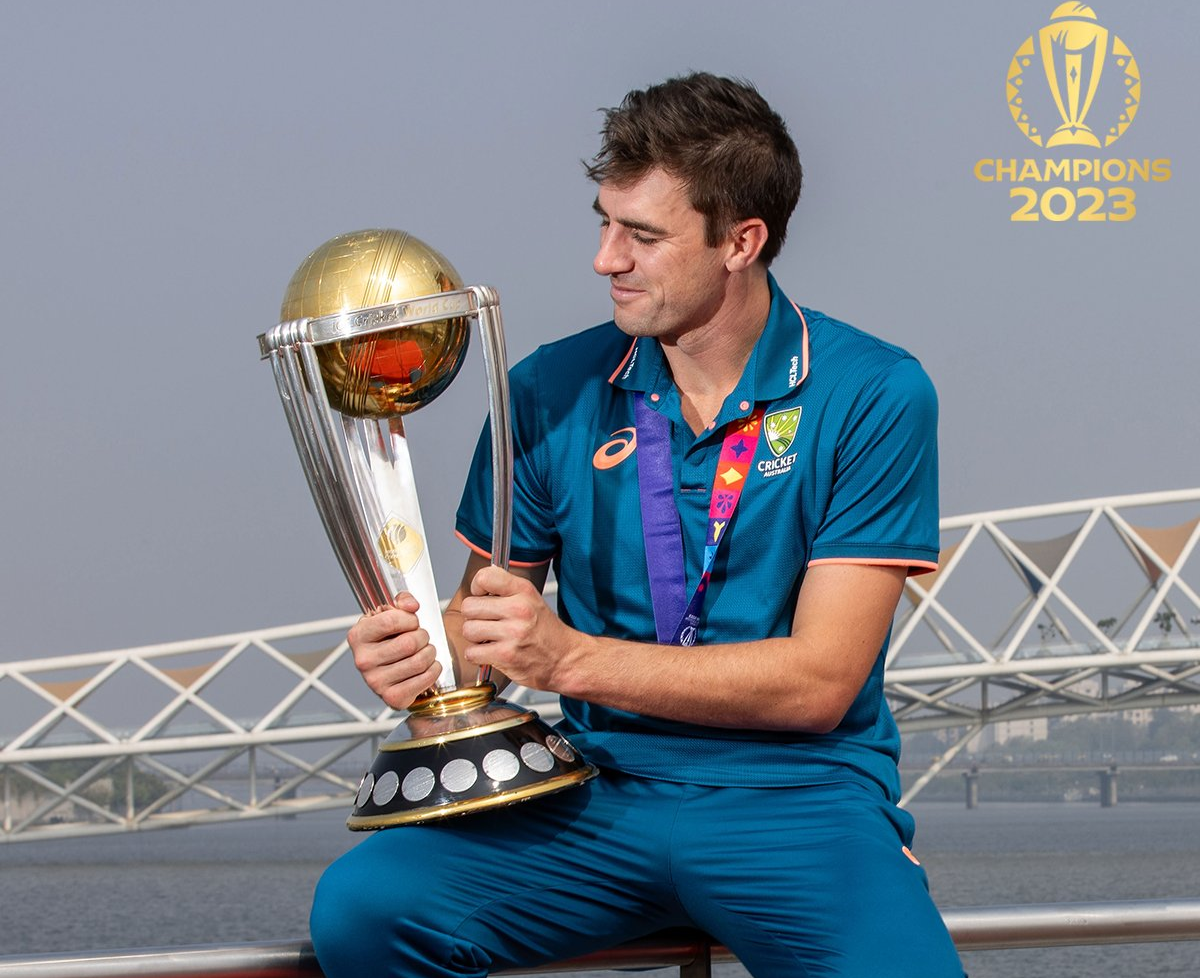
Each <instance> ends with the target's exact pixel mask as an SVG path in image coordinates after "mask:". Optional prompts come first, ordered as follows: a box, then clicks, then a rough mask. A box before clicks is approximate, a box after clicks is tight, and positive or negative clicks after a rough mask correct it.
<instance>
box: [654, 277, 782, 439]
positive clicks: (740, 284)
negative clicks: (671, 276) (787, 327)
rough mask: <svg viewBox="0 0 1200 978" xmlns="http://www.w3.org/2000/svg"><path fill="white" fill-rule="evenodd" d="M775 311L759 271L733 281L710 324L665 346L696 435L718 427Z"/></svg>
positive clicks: (684, 410) (769, 291)
mask: <svg viewBox="0 0 1200 978" xmlns="http://www.w3.org/2000/svg"><path fill="white" fill-rule="evenodd" d="M770 311H771V289H770V286H769V285H768V284H767V276H766V272H765V270H760V271H759V272H758V273H756V274H753V275H747V276H745V277H744V278H743V277H741V276H738V277H736V278H735V279H733V280H731V282H730V288H729V291H728V293H727V295H726V298H725V301H723V302H722V304H721V308H720V309H719V310H718V312H717V314H716V315H715V316H713V318H712V319H710V320H709V321H708V322H707V323H705V324H704V325H702V326H698V327H696V328H695V329H693V330H689V331H688V332H687V333H686V334H685V335H683V336H680V337H677V338H672V339H663V340H661V341H660V342H661V343H662V349H663V355H664V356H665V357H666V358H667V363H668V364H669V365H670V367H671V376H672V379H673V380H674V381H675V386H676V388H678V390H679V400H680V405H681V408H682V411H683V417H684V420H685V421H687V423H688V425H689V426H690V427H691V429H692V431H693V432H695V433H696V434H700V432H702V431H704V430H705V429H706V428H707V427H708V426H709V425H710V424H711V423H712V422H713V420H714V419H715V418H716V417H717V415H718V414H719V413H720V411H721V406H722V405H723V404H724V403H725V398H727V397H728V396H729V395H730V393H731V392H732V391H733V389H734V388H735V387H737V385H738V381H739V380H741V377H742V372H743V371H744V370H745V369H746V363H747V362H748V361H749V359H750V353H751V351H752V350H753V349H754V344H755V343H757V342H758V338H759V336H761V335H762V331H763V327H764V326H766V324H767V315H768V314H769V313H770Z"/></svg>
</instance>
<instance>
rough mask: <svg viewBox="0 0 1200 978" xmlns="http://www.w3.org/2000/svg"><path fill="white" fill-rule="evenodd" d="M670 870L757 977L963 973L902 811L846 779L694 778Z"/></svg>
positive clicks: (938, 977)
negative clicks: (755, 782)
mask: <svg viewBox="0 0 1200 978" xmlns="http://www.w3.org/2000/svg"><path fill="white" fill-rule="evenodd" d="M690 790H691V791H692V792H693V794H692V795H691V796H689V797H688V798H687V800H686V801H685V802H684V804H683V806H682V808H681V812H682V815H681V818H680V822H679V825H678V827H677V834H676V840H675V845H676V849H675V851H674V853H673V854H672V866H671V868H672V873H673V876H674V879H675V882H676V886H677V888H678V891H679V893H680V899H681V900H682V902H683V904H684V907H685V909H686V910H687V911H688V913H689V914H690V916H691V917H692V918H693V919H694V921H695V923H696V925H697V926H698V927H701V928H703V929H705V930H707V931H708V932H709V933H711V934H713V936H714V937H716V938H717V939H718V940H720V941H721V942H722V943H724V944H726V945H728V946H729V947H730V949H731V950H733V951H734V953H735V954H737V956H738V957H739V958H740V959H741V960H742V962H743V963H744V964H745V966H746V968H747V970H749V971H750V972H751V973H752V974H754V975H756V976H759V978H770V976H776V975H804V976H806V978H815V976H835V975H836V976H838V978H850V976H855V978H857V976H862V978H879V976H884V975H886V976H888V978H901V976H912V978H961V976H962V974H963V972H962V968H961V966H960V964H959V963H958V956H957V953H956V952H955V950H954V946H953V944H952V943H951V941H950V937H949V934H948V933H947V931H946V928H945V925H944V924H943V923H942V919H941V915H940V914H939V913H938V911H937V908H936V907H935V906H934V904H933V901H932V899H931V898H930V896H929V892H928V886H927V881H926V877H925V872H924V870H923V869H922V868H921V867H920V866H919V865H918V864H917V863H916V861H915V859H914V858H913V857H911V856H910V855H909V854H908V853H907V851H906V848H905V847H906V844H907V843H908V842H909V841H911V824H912V823H911V819H910V818H909V816H908V815H907V814H906V813H904V812H901V811H899V810H898V809H896V808H895V807H894V806H892V805H891V804H890V803H888V802H887V801H886V800H885V799H884V798H883V797H882V795H881V794H880V793H877V792H875V791H873V790H871V789H869V788H868V787H866V786H863V785H858V784H854V783H845V784H836V785H819V786H813V787H802V788H765V789H740V788H732V789H731V788H716V789H705V788H692V789H690Z"/></svg>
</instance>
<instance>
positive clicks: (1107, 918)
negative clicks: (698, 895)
mask: <svg viewBox="0 0 1200 978" xmlns="http://www.w3.org/2000/svg"><path fill="white" fill-rule="evenodd" d="M942 916H943V918H944V919H945V921H946V925H947V927H948V928H949V930H950V934H951V936H952V937H953V938H954V943H955V945H956V946H957V947H958V949H959V951H983V950H996V949H1005V948H1038V947H1062V946H1072V945H1074V946H1082V945H1096V944H1142V943H1149V942H1158V941H1200V899H1195V900H1138V901H1122V902H1111V903H1058V904H1032V905H1026V906H1013V907H967V908H960V909H951V910H946V911H944V912H943V914H942ZM734 960H736V959H735V958H734V956H733V955H732V954H731V953H730V952H729V949H728V948H725V947H723V946H720V945H713V944H711V943H710V942H709V940H708V939H707V938H706V937H705V935H703V934H701V933H698V932H695V931H684V930H681V931H665V932H663V933H662V934H656V935H652V936H650V937H647V938H643V939H641V940H638V941H632V942H630V943H628V944H623V945H620V946H618V947H616V948H612V949H609V950H607V951H598V952H596V953H594V954H588V955H584V956H582V957H579V958H574V959H572V960H569V961H560V962H556V963H553V964H548V965H546V966H544V967H541V968H538V969H536V970H535V971H521V972H515V971H504V972H497V974H503V975H516V974H573V973H578V972H582V971H599V970H608V969H626V968H630V969H641V968H664V967H671V968H678V969H679V975H680V978H702V976H708V975H710V974H711V965H712V963H714V962H716V963H725V962H730V961H734ZM184 976H187V978H198V976H204V978H323V976H322V972H321V969H320V966H319V965H318V964H317V961H316V958H315V957H314V956H313V953H312V945H311V944H309V943H307V942H305V941H290V942H287V941H285V942H271V943H260V944H234V945H213V946H204V947H174V948H145V949H141V950H129V951H99V952H95V953H92V954H64V955H38V956H21V957H0V978H184Z"/></svg>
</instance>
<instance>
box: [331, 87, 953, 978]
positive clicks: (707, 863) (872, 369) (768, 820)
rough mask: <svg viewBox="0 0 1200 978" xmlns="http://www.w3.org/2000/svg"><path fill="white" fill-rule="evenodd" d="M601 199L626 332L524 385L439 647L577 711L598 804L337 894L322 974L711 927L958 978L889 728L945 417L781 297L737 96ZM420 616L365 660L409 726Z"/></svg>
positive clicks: (794, 171) (566, 797) (373, 644)
mask: <svg viewBox="0 0 1200 978" xmlns="http://www.w3.org/2000/svg"><path fill="white" fill-rule="evenodd" d="M588 172H589V176H591V177H592V179H593V180H595V182H596V183H597V185H598V194H597V196H596V201H595V209H596V211H597V213H598V214H599V216H600V225H601V231H600V247H599V251H598V252H597V254H596V258H595V270H596V272H597V273H598V274H600V275H603V276H605V277H607V278H608V280H609V283H610V292H611V295H612V301H613V320H614V321H613V322H611V323H606V324H604V325H602V326H599V327H596V328H594V329H591V330H588V331H586V332H584V333H581V334H578V335H576V336H573V337H570V338H567V339H565V340H562V341H559V342H557V343H554V344H550V345H549V346H546V347H543V348H541V349H539V350H538V351H537V352H536V353H534V354H533V355H532V356H531V357H529V358H527V359H526V360H525V361H523V362H522V363H520V364H518V365H517V366H516V367H515V368H514V369H513V371H512V384H513V405H514V422H513V424H514V444H515V451H516V485H515V506H514V509H515V516H514V526H513V547H512V552H513V558H514V559H513V567H512V570H511V571H503V570H500V569H498V568H494V567H490V566H488V562H487V560H488V558H487V554H486V551H485V548H486V546H487V545H488V542H489V541H490V540H491V526H490V499H491V491H490V484H491V474H490V471H489V463H488V458H489V448H488V443H487V435H486V432H485V435H484V438H483V439H482V441H481V444H480V448H479V450H478V451H477V453H476V457H475V462H474V465H473V468H472V472H471V475H470V476H469V479H468V484H467V487H466V491H465V493H464V495H463V501H462V504H461V506H460V509H459V515H458V533H459V535H460V537H461V538H462V539H463V540H464V542H465V543H466V544H467V545H468V546H469V547H470V548H471V549H472V554H471V556H470V558H469V559H468V562H467V569H466V573H465V574H464V576H463V581H462V584H461V586H460V588H459V590H458V592H457V593H456V594H455V596H454V598H453V599H452V600H451V602H450V606H449V609H448V611H447V613H446V621H447V628H448V632H449V634H450V636H451V638H450V641H451V644H452V645H453V646H454V648H455V652H456V657H457V660H458V661H459V662H460V663H462V672H463V674H464V675H472V674H474V670H475V667H476V666H478V665H481V664H484V663H486V664H489V665H491V666H493V667H494V669H495V670H496V672H498V673H502V674H503V675H504V676H507V677H508V678H510V679H512V680H514V681H516V682H520V683H522V684H524V685H526V686H530V687H533V688H536V689H542V690H552V691H555V692H557V693H559V694H561V696H562V702H563V711H564V720H563V724H562V727H563V729H564V730H565V732H566V733H567V735H568V736H569V737H570V738H571V740H572V742H573V743H574V744H575V745H576V746H577V747H579V748H580V749H581V750H582V751H583V752H584V754H585V755H587V757H588V758H589V759H590V760H591V761H592V762H593V763H594V764H596V765H598V766H599V767H600V768H601V775H600V777H599V778H597V779H595V780H593V781H591V782H589V783H588V784H586V785H584V786H582V787H579V788H576V789H572V790H571V791H568V792H563V793H561V794H557V795H553V796H549V797H546V798H542V799H538V800H535V801H532V802H528V803H526V804H524V805H521V806H518V807H516V808H512V809H502V810H499V811H495V812H489V813H482V814H476V815H470V816H467V817H464V818H461V819H455V820H451V821H447V822H444V823H441V824H437V825H433V826H419V827H406V828H402V829H395V830H391V831H387V832H381V833H378V834H376V835H375V836H373V837H371V838H369V839H367V840H366V841H365V842H364V843H363V844H362V845H360V846H359V847H358V848H356V849H355V850H353V851H352V852H350V853H349V854H347V855H346V856H344V857H343V858H342V859H341V860H339V861H338V862H337V863H335V864H334V866H332V867H331V868H330V870H329V871H327V873H326V875H325V877H324V878H323V879H322V882H321V884H320V886H319V887H318V892H317V896H316V902H315V905H314V910H313V920H312V927H313V932H312V933H313V941H314V944H315V946H316V950H317V954H318V957H319V959H320V961H321V964H322V966H323V967H324V968H325V971H326V973H327V974H328V975H329V976H330V978H340V976H343V975H345V976H350V975H364V976H365V975H368V974H369V975H383V974H394V975H404V976H406V978H413V976H425V975H431V976H432V975H484V974H486V973H487V972H488V971H495V970H501V969H503V968H516V967H527V966H531V965H534V964H537V963H541V962H544V961H553V960H558V959H561V958H564V957H568V956H571V955H576V954H581V953H584V952H586V951H588V950H591V949H595V948H599V947H605V946H609V945H611V944H614V943H616V942H619V941H622V940H627V939H630V938H633V937H635V936H638V935H641V934H645V933H648V932H651V931H654V930H657V929H660V928H662V927H666V926H673V925H694V926H698V927H700V928H703V929H704V930H706V931H708V932H709V933H710V934H712V935H713V936H714V937H715V938H716V939H718V940H719V941H721V942H723V943H725V944H727V945H728V946H729V947H730V948H731V949H732V950H733V951H734V952H735V953H736V954H737V955H738V957H739V958H740V959H741V960H742V961H743V962H744V964H745V965H746V967H747V968H748V969H749V970H750V971H751V973H753V974H755V975H757V976H760V978H761V976H782V975H818V974H820V975H839V976H842V975H854V976H860V975H861V976H868V975H869V976H872V978H879V976H893V975H895V976H899V975H912V976H918V975H919V976H921V978H938V976H948V975H961V974H962V969H961V967H960V966H959V964H958V960H957V956H956V954H955V952H954V948H953V945H952V944H951V943H950V940H949V937H948V935H947V934H946V931H945V928H944V926H943V925H942V922H941V918H940V916H939V915H938V913H937V910H936V909H935V907H934V906H933V903H932V902H931V900H930V899H929V897H928V893H927V890H926V883H925V877H924V872H923V870H921V869H920V868H919V865H918V864H917V862H916V859H915V858H914V857H913V856H912V855H911V853H910V852H909V849H908V843H909V841H910V840H911V834H912V821H911V819H910V817H909V816H908V815H907V814H905V813H904V812H902V811H900V810H899V809H897V808H896V807H895V804H894V803H895V801H896V798H897V796H898V787H899V786H898V776H897V771H896V760H897V756H898V751H899V738H898V735H897V731H896V727H895V724H894V722H893V721H892V718H891V715H890V713H889V712H888V710H887V706H886V704H885V702H884V700H883V695H882V690H883V659H884V652H885V650H886V644H887V636H888V630H889V626H890V622H891V617H892V614H893V612H894V610H895V607H896V602H897V600H898V599H899V596H900V593H901V589H902V587H903V583H904V579H905V576H906V575H907V574H909V573H914V572H919V571H921V570H929V569H932V568H934V567H936V561H937V548H938V534H937V474H936V432H935V428H936V400H935V396H934V393H933V389H932V387H931V385H930V384H929V381H928V379H927V378H926V376H925V374H924V372H923V371H922V370H921V368H920V366H919V365H918V364H917V362H916V361H915V360H914V359H912V358H911V357H910V356H909V355H908V354H907V353H905V352H904V351H903V350H900V349H898V348H896V347H893V346H890V345H888V344H886V343H883V342H881V341H879V340H876V339H874V338H872V337H869V336H867V335H866V334H863V333H860V332H858V331H857V330H854V329H853V328H851V327H849V326H847V325H845V324H843V323H839V322H837V321H835V320H832V319H830V318H828V317H826V316H824V315H822V314H821V313H816V312H812V311H810V310H803V309H801V308H799V307H798V306H795V305H793V303H792V302H791V301H790V300H789V299H788V298H787V297H786V296H785V295H784V294H783V292H782V291H781V290H780V289H779V287H778V285H777V284H776V283H775V281H774V279H773V278H772V277H771V276H770V275H769V273H768V271H767V268H768V266H769V264H770V262H771V260H772V259H773V258H774V257H775V255H777V254H778V252H779V248H780V246H781V245H782V244H783V240H784V236H785V233H786V229H787V222H788V219H789V217H790V215H791V212H792V210H793V208H794V207H795V204H796V201H797V199H798V197H799V193H800V182H801V169H800V163H799V158H798V156H797V153H796V148H795V145H794V144H793V142H792V140H791V138H790V136H789V135H788V133H787V129H786V126H785V125H784V123H783V121H782V119H780V118H779V116H778V115H777V114H776V113H775V112H773V111H772V110H771V108H770V107H769V106H768V105H767V103H766V102H765V101H764V100H763V99H762V98H761V96H759V95H758V93H757V92H756V91H755V90H754V89H753V88H752V87H751V86H749V85H748V84H744V83H741V82H735V81H731V80H728V79H722V78H716V77H713V76H711V75H707V74H694V75H690V76H687V77H684V78H678V79H672V80H670V81H667V82H665V83H663V84H661V85H657V86H653V87H651V88H648V89H646V90H644V91H636V92H632V93H630V94H629V95H628V96H627V97H626V98H625V100H624V102H623V103H622V105H621V107H620V108H618V109H614V110H610V111H609V112H608V113H607V115H606V123H605V127H604V130H603V145H602V149H601V151H600V153H599V155H598V156H597V157H596V159H595V160H594V161H593V164H592V165H591V167H590V168H589V171H588ZM551 564H553V565H554V568H555V572H556V576H557V578H558V581H559V613H558V614H557V615H556V614H555V613H554V612H553V611H552V610H551V609H550V608H549V607H548V606H547V605H546V603H545V602H544V600H543V599H542V595H541V589H542V586H543V584H544V582H545V580H546V575H547V569H548V567H549V566H550V565H551ZM415 611H416V604H415V601H414V600H413V599H412V598H411V596H407V595H404V596H401V597H400V598H399V599H398V602H397V608H396V609H394V610H390V611H386V612H383V613H381V614H377V615H373V616H369V617H364V618H362V619H361V620H360V621H359V622H358V623H357V624H356V625H355V626H354V628H353V629H352V630H351V632H350V643H351V645H352V647H353V649H354V652H355V661H356V663H357V665H358V667H359V669H360V670H361V671H362V673H363V675H364V677H365V678H366V680H367V682H368V683H369V685H370V686H371V688H372V689H373V690H375V691H376V692H377V693H378V694H379V695H380V696H381V697H382V698H383V699H384V700H385V701H386V702H387V703H388V704H389V705H390V706H392V707H396V708H402V707H405V706H407V705H408V704H409V703H410V702H411V701H412V700H413V699H414V698H415V697H416V696H417V695H418V694H419V693H420V692H422V691H423V690H425V689H427V688H428V687H429V686H430V685H432V683H433V682H434V681H435V680H436V679H437V676H438V671H439V667H438V666H437V665H436V664H435V663H434V656H433V650H432V649H431V648H430V647H429V646H428V636H427V634H426V633H425V632H424V630H422V629H421V628H420V627H419V625H418V623H417V620H416V616H415V614H414V612H415ZM656 640H657V641H656Z"/></svg>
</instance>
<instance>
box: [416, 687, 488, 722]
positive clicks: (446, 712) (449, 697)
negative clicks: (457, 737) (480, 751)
mask: <svg viewBox="0 0 1200 978" xmlns="http://www.w3.org/2000/svg"><path fill="white" fill-rule="evenodd" d="M495 699H496V687H495V686H494V685H493V684H492V683H482V684H480V685H477V686H455V687H454V688H452V689H431V690H429V691H428V692H425V693H422V694H421V695H420V696H418V697H417V698H416V699H415V700H414V701H413V704H412V706H410V707H409V708H408V712H409V713H410V714H412V715H413V716H415V717H448V716H453V715H455V714H458V713H465V712H467V711H468V710H479V709H482V708H483V707H485V706H487V705H488V704H489V703H491V702H493V701H494V700H495Z"/></svg>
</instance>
